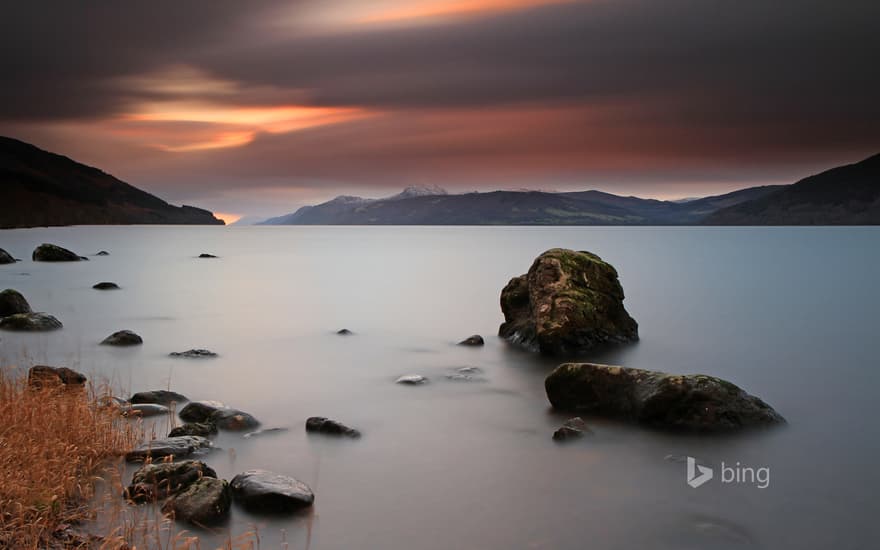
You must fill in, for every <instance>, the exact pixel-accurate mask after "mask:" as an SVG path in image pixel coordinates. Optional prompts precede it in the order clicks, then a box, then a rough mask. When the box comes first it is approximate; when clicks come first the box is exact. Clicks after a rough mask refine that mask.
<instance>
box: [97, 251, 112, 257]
mask: <svg viewBox="0 0 880 550" xmlns="http://www.w3.org/2000/svg"><path fill="white" fill-rule="evenodd" d="M109 255H110V253H109V252H107V251H106V250H102V251H100V252H98V253H97V254H95V256H109Z"/></svg>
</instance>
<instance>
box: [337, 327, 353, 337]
mask: <svg viewBox="0 0 880 550" xmlns="http://www.w3.org/2000/svg"><path fill="white" fill-rule="evenodd" d="M336 334H338V335H340V336H351V335H353V334H354V333H353V332H352V331H350V330H348V329H347V328H341V329H339V330H337V331H336Z"/></svg>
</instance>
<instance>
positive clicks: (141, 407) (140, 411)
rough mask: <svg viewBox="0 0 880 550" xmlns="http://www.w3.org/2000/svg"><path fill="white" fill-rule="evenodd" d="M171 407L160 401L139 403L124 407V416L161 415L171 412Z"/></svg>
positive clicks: (143, 416)
mask: <svg viewBox="0 0 880 550" xmlns="http://www.w3.org/2000/svg"><path fill="white" fill-rule="evenodd" d="M169 413H171V409H169V408H168V407H166V406H165V405H159V404H158V403H137V404H133V405H128V406H123V407H122V416H139V417H142V418H145V417H148V416H159V415H161V414H169Z"/></svg>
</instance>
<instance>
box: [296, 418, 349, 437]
mask: <svg viewBox="0 0 880 550" xmlns="http://www.w3.org/2000/svg"><path fill="white" fill-rule="evenodd" d="M306 431H307V432H311V433H322V434H327V435H341V436H345V437H352V438H358V437H360V436H361V432H359V431H358V430H355V429H354V428H350V427H348V426H346V425H345V424H343V423H342V422H337V421H336V420H330V419H329V418H324V417H323V416H312V417H310V418H308V419H306Z"/></svg>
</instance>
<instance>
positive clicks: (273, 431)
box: [242, 428, 288, 439]
mask: <svg viewBox="0 0 880 550" xmlns="http://www.w3.org/2000/svg"><path fill="white" fill-rule="evenodd" d="M286 431H288V430H287V428H264V429H262V430H256V431H253V432H248V433H246V434H244V435H243V436H242V437H245V438H248V439H250V438H252V437H258V436H261V435H271V434H279V433H284V432H286Z"/></svg>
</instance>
